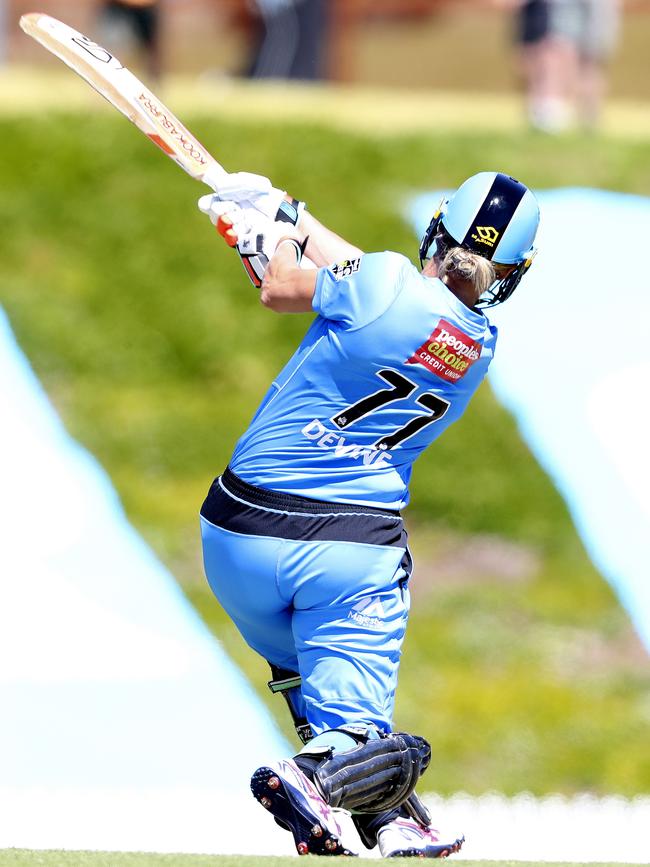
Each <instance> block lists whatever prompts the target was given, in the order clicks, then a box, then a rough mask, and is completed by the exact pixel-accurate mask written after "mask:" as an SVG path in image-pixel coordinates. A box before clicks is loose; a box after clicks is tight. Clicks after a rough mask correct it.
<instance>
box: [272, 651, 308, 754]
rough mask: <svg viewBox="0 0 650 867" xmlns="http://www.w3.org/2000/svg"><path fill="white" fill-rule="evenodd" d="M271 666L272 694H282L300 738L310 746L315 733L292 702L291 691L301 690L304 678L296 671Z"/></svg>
mask: <svg viewBox="0 0 650 867" xmlns="http://www.w3.org/2000/svg"><path fill="white" fill-rule="evenodd" d="M269 665H270V666H271V674H272V675H273V680H270V681H269V682H268V686H269V689H270V690H271V692H272V693H277V692H279V693H281V694H282V697H283V698H284V700H285V701H286V703H287V707H288V708H289V713H290V714H291V719H292V720H293V724H294V726H295V729H296V733H297V735H298V737H299V738H300V740H301V741H302V742H303V744H308V743H309V741H310V740H311V739H312V738H313V737H314V733H313V731H312V730H311V726H310V725H309V723H308V722H307V717H305V716H302V715H301V714H300V713H298V711H297V710H296V708H295V706H294V703H293V702H292V700H291V690H294V689H298V690H299V689H300V687H301V685H302V678H301V677H300V675H299V674H298V673H297V672H295V671H289V669H286V668H279V667H278V666H277V665H273V664H272V663H270V662H269Z"/></svg>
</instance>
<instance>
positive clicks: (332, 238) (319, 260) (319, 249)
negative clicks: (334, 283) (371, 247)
mask: <svg viewBox="0 0 650 867" xmlns="http://www.w3.org/2000/svg"><path fill="white" fill-rule="evenodd" d="M296 228H297V229H298V231H299V233H300V235H301V239H303V240H305V239H306V241H307V245H306V247H305V256H307V258H308V259H310V260H311V261H312V262H313V263H314V265H316V267H317V268H322V267H323V266H324V265H333V264H334V263H335V262H342V261H343V260H345V259H356V258H358V257H359V256H362V255H363V251H362V250H360V249H359V248H358V247H355V245H354V244H351V243H350V242H349V241H346V240H345V239H344V238H341V236H340V235H337V234H336V232H333V231H332V230H331V229H328V228H327V226H324V225H323V224H322V223H320V222H319V221H318V220H317V219H316V217H314V216H313V215H312V214H310V213H309V211H303V213H302V216H301V218H300V221H299V223H298V226H297V227H296Z"/></svg>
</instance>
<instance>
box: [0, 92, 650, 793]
mask: <svg viewBox="0 0 650 867" xmlns="http://www.w3.org/2000/svg"><path fill="white" fill-rule="evenodd" d="M386 111H387V112H389V111H390V104H387V106H386ZM339 121H340V118H339ZM188 122H189V125H190V127H191V128H192V129H194V130H195V131H196V133H197V135H198V136H199V137H200V138H201V139H202V140H203V141H204V142H205V143H206V144H207V145H208V146H209V147H210V148H211V149H213V150H214V151H215V152H216V153H218V154H219V156H220V157H221V159H222V160H223V161H224V162H225V163H226V164H227V165H228V166H231V167H233V168H246V169H249V170H252V171H259V172H263V173H267V174H269V175H270V176H271V177H272V178H274V180H275V181H276V183H278V184H279V185H282V186H285V187H287V188H289V189H290V190H291V191H292V192H294V193H295V194H298V195H300V196H303V197H304V198H305V199H306V200H307V201H308V202H309V203H310V205H311V207H312V210H313V211H314V212H315V213H316V214H317V215H318V216H319V217H321V218H322V219H323V220H324V221H325V222H326V223H329V224H331V225H332V226H333V227H335V228H336V229H337V230H338V231H340V232H341V233H342V234H343V235H345V236H348V237H349V238H350V239H351V240H353V241H355V242H356V243H358V244H359V245H361V246H362V247H364V248H365V249H369V250H370V249H379V250H381V249H386V248H390V249H396V250H402V251H405V252H410V253H412V254H413V256H415V252H416V247H417V241H416V239H415V238H414V237H413V235H412V232H411V229H410V228H409V226H408V225H407V224H406V223H405V221H404V220H403V219H402V208H403V206H404V203H405V201H406V200H407V198H408V196H409V195H410V194H411V193H412V192H413V191H417V190H421V189H424V188H437V187H448V186H453V185H454V184H456V183H458V182H459V181H461V180H462V179H463V178H464V177H466V176H467V175H468V174H470V173H472V172H475V171H478V170H480V169H484V168H486V167H503V168H506V169H507V170H508V171H510V172H511V173H513V174H514V175H516V176H519V177H521V178H522V179H523V180H525V181H526V182H528V183H529V184H531V185H532V186H534V187H537V188H547V187H556V186H565V185H590V186H598V187H603V188H606V189H614V190H620V191H627V192H634V193H640V194H645V195H650V160H649V159H648V151H649V148H648V145H647V144H643V143H634V142H632V141H630V142H627V141H625V140H623V139H618V140H616V141H613V140H607V139H603V138H599V137H596V136H595V137H590V138H587V137H581V136H575V137H572V136H567V137H565V138H563V139H562V140H560V141H556V140H553V139H549V138H546V137H541V136H535V135H531V134H527V133H517V134H508V135H505V134H499V133H498V132H494V133H491V134H487V133H480V134H470V133H460V132H456V133H454V134H453V135H451V134H448V135H445V134H442V133H440V132H436V131H432V132H431V133H430V134H418V135H405V136H402V137H398V136H393V137H391V138H390V139H382V138H380V137H376V136H372V135H368V136H362V135H358V134H357V135H352V134H348V135H343V134H341V132H340V131H335V130H333V129H329V128H327V127H326V126H314V125H300V124H298V123H283V124H273V123H265V124H264V125H260V126H259V127H257V128H256V127H255V126H254V125H253V124H251V123H250V122H248V123H245V124H243V125H242V124H239V123H237V122H235V121H225V120H224V119H223V118H221V119H220V118H218V117H217V118H212V119H209V118H206V117H194V118H192V117H190V118H189V119H188ZM0 127H1V132H2V135H1V136H0V189H1V190H2V196H1V198H0V224H1V225H2V226H3V232H2V236H1V240H0V254H1V255H0V302H1V303H2V304H3V305H4V307H5V309H6V310H7V312H8V314H9V316H10V319H11V321H12V324H13V326H14V328H15V330H16V332H17V335H18V338H19V341H20V343H21V345H22V346H23V348H24V349H25V351H26V352H27V354H28V356H29V358H30V359H31V361H32V363H33V365H34V367H35V369H36V372H37V373H38V375H39V377H40V378H41V380H42V382H43V383H44V384H45V387H46V389H47V391H48V394H49V395H50V397H51V399H52V400H53V401H54V404H55V405H56V407H57V409H58V410H59V412H60V413H61V415H62V417H63V419H64V421H65V423H66V425H67V427H68V430H69V431H70V432H71V434H72V435H73V436H74V437H76V438H77V439H78V440H80V441H81V442H82V443H83V444H85V445H86V446H87V447H88V448H89V449H90V450H91V451H92V452H93V453H94V454H95V455H96V456H97V457H98V459H99V460H100V461H101V463H102V464H103V466H104V467H105V468H106V469H107V471H108V472H109V473H110V475H111V477H112V479H113V481H114V483H115V485H116V487H117V489H118V491H119V493H120V496H121V498H122V501H123V503H124V506H125V508H126V511H127V513H128V515H129V517H130V518H131V520H132V521H133V523H134V524H135V526H136V527H137V528H138V529H139V530H140V531H141V532H142V533H143V535H144V537H145V538H146V539H147V540H148V541H149V542H150V544H151V545H152V546H153V547H154V549H155V550H156V551H157V553H158V554H159V556H160V557H161V558H162V559H163V561H164V562H166V563H167V564H168V565H169V567H170V568H171V569H172V570H173V572H174V574H175V575H176V576H177V578H178V580H179V581H180V582H181V584H182V586H183V588H184V589H185V592H186V594H187V596H188V598H189V599H190V600H191V601H192V602H193V603H194V604H195V605H196V607H197V608H198V610H199V611H200V613H201V615H202V616H203V618H204V619H205V621H206V623H208V625H209V626H210V627H211V628H212V629H213V630H214V632H215V634H217V635H218V636H219V638H220V640H221V641H222V643H223V644H224V646H225V648H226V649H227V651H228V652H229V653H230V654H231V655H232V657H233V658H234V659H235V660H236V661H237V663H238V664H239V665H240V666H241V667H242V669H243V670H244V671H245V672H246V674H247V675H248V676H249V677H250V678H251V680H252V682H253V683H254V684H255V686H256V687H257V688H258V689H259V691H260V694H261V695H262V697H263V699H264V700H265V701H267V702H268V703H269V706H270V707H271V708H272V710H273V713H274V714H276V715H277V717H278V719H281V720H283V722H282V725H283V726H284V730H285V731H286V732H287V733H289V727H288V725H287V724H286V721H285V720H284V716H283V704H282V702H281V700H280V699H277V698H276V700H275V701H272V699H271V696H270V695H268V694H267V691H266V688H265V682H266V680H267V671H266V667H265V665H264V664H263V662H261V661H260V660H258V659H257V658H256V657H254V655H253V654H252V653H251V652H250V651H248V650H247V648H245V647H244V645H243V643H242V641H241V639H240V638H239V637H238V635H237V634H236V632H235V630H234V628H233V627H232V625H231V624H230V623H229V622H228V620H227V618H226V617H225V616H224V614H223V612H222V611H221V609H220V608H219V606H218V605H217V603H216V602H215V600H214V599H213V597H212V596H211V594H210V592H209V590H208V589H207V587H206V584H205V582H204V579H203V577H202V569H201V563H200V551H199V543H198V534H197V517H196V515H197V511H198V508H199V506H200V503H201V501H202V499H203V496H204V494H205V492H206V490H207V488H208V486H209V483H210V481H211V479H212V478H213V476H214V475H215V474H216V473H218V472H219V471H220V470H221V469H222V468H223V467H224V466H225V464H226V462H227V460H228V457H229V455H230V453H231V450H232V447H233V445H234V442H235V441H236V439H237V437H238V436H239V435H240V434H241V433H242V431H243V430H244V429H245V427H246V424H247V422H248V420H249V419H250V417H251V415H252V413H253V411H254V409H255V406H256V404H257V402H258V400H259V399H260V397H261V395H262V394H263V393H264V391H265V389H266V387H267V384H268V381H269V379H270V377H271V375H272V373H273V372H275V371H277V370H278V369H279V368H280V367H281V366H282V364H283V363H284V361H285V360H286V359H287V358H288V357H289V355H290V354H291V351H292V348H293V347H294V346H295V345H296V343H297V341H298V340H299V338H300V336H301V335H302V333H303V332H304V330H305V329H306V327H307V324H308V321H309V318H308V317H305V316H294V317H282V316H276V315H275V314H272V313H270V312H269V311H267V310H265V309H264V308H262V307H261V305H260V304H259V302H258V300H257V298H256V293H255V291H254V290H253V289H252V288H251V287H250V286H249V285H248V284H247V282H246V280H245V278H244V277H243V274H242V272H241V270H240V265H239V263H238V261H237V259H236V257H235V256H234V255H233V254H232V253H231V252H230V251H228V250H227V249H226V248H225V247H224V246H223V245H222V244H221V242H220V241H219V239H218V238H217V237H216V236H215V234H214V231H213V230H211V228H210V226H209V224H208V223H207V221H206V219H205V217H203V216H201V215H200V214H199V212H198V211H197V209H196V206H195V200H196V198H197V197H198V196H199V195H200V194H201V193H202V188H201V187H199V186H198V185H195V184H192V182H191V181H190V180H189V179H188V178H186V177H185V176H184V175H183V174H182V173H181V172H180V171H177V170H175V169H174V168H173V167H172V165H171V163H169V162H168V161H167V160H165V159H163V157H162V156H161V155H159V154H158V153H157V152H155V150H154V149H152V148H151V146H150V145H148V144H147V143H146V142H145V141H144V140H143V138H142V136H140V135H139V134H138V133H137V132H136V131H135V130H134V129H133V128H131V127H130V126H129V125H128V124H126V123H125V122H123V121H122V120H121V119H120V118H118V117H116V116H113V115H104V114H101V115H94V114H93V115H90V116H87V117H82V116H80V115H70V116H68V117H64V116H51V117H47V116H45V117H39V118H33V119H31V118H23V119H20V120H12V119H8V118H5V119H0ZM605 217H606V215H605ZM585 254H586V255H598V252H597V251H596V250H593V251H586V253H585ZM520 291H525V288H522V290H520ZM542 303H543V299H542ZM412 495H413V497H412V499H413V504H412V506H411V507H410V508H409V509H408V511H407V521H408V524H409V527H410V530H411V535H412V541H413V547H414V550H415V554H416V571H415V575H414V579H413V597H414V605H413V614H412V618H411V624H410V629H409V634H408V636H407V642H406V649H405V656H404V662H403V666H402V670H401V679H400V687H399V692H398V705H397V720H396V722H397V725H398V726H400V727H402V728H404V729H407V730H413V731H417V732H419V733H421V734H423V735H425V736H426V737H428V739H429V740H430V741H431V742H432V746H433V755H434V761H433V764H432V770H431V771H430V772H429V774H428V779H427V783H428V785H429V787H430V788H431V789H435V790H437V791H439V792H441V793H443V794H446V793H451V792H453V791H457V790H459V789H462V790H466V791H468V792H470V793H481V792H484V791H487V790H490V789H498V790H501V791H504V792H505V793H514V792H517V791H521V790H529V791H532V792H534V793H537V794H540V793H544V792H548V791H560V792H564V793H567V794H570V793H572V792H576V791H582V790H591V791H594V792H597V793H607V792H618V793H621V794H625V795H632V794H635V793H638V792H648V791H650V757H649V756H648V751H647V726H648V721H649V719H650V669H649V667H648V665H647V656H646V655H645V654H644V652H643V651H642V650H641V648H640V647H639V644H638V641H637V640H636V638H635V636H634V635H633V633H632V631H631V627H630V624H629V621H628V619H627V617H626V615H625V614H624V613H623V612H622V611H621V609H620V607H619V605H618V603H617V602H616V600H615V599H614V597H613V594H612V592H611V590H610V589H609V587H608V586H607V585H606V584H605V582H604V581H603V580H602V579H601V578H600V576H599V575H598V574H597V573H596V571H595V570H594V568H593V566H592V565H591V564H590V562H589V560H588V559H587V557H586V555H585V552H584V550H583V548H582V546H581V544H580V542H579V540H578V539H577V536H576V532H575V529H574V527H573V525H572V523H571V520H570V517H569V515H568V513H567V510H566V508H565V506H564V504H563V502H562V500H561V498H560V497H559V495H558V493H557V492H556V491H555V489H554V487H553V486H552V484H551V483H550V481H549V480H548V479H547V478H546V476H545V475H544V473H543V472H542V471H541V469H540V468H539V466H538V465H537V464H536V462H535V461H534V459H533V458H532V457H531V455H530V453H529V452H528V450H527V448H526V447H525V446H524V445H523V443H522V441H521V439H520V437H519V434H518V431H517V428H516V424H515V422H514V420H513V419H512V418H511V417H510V416H509V415H508V414H507V413H506V412H505V411H504V410H503V409H502V408H501V407H499V406H498V405H497V404H496V402H495V400H494V398H493V396H492V394H491V392H490V389H489V387H488V386H484V387H483V388H482V389H481V391H480V392H479V394H478V396H477V397H476V398H475V400H474V402H473V404H472V406H471V407H470V409H469V410H468V412H467V414H466V416H465V417H464V418H463V419H462V420H461V422H459V423H458V424H457V425H456V426H455V427H454V428H453V429H452V430H451V431H450V432H448V433H447V434H445V435H444V436H443V437H442V438H441V440H440V441H438V442H437V443H436V445H435V446H434V447H433V448H432V449H431V450H430V452H429V453H428V454H427V455H426V456H425V457H423V458H422V459H421V460H420V461H419V463H418V465H417V466H416V468H415V473H414V481H413V486H412ZM35 604H36V603H35ZM206 688H209V684H206Z"/></svg>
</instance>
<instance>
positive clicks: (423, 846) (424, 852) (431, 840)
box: [377, 816, 465, 858]
mask: <svg viewBox="0 0 650 867" xmlns="http://www.w3.org/2000/svg"><path fill="white" fill-rule="evenodd" d="M377 842H378V843H379V851H380V852H381V854H382V857H383V858H446V857H447V856H448V855H452V854H453V853H454V852H458V851H459V850H460V848H461V846H462V845H463V843H464V842H465V838H464V837H459V838H458V839H457V840H454V842H453V843H441V842H440V833H439V832H438V831H436V829H435V828H423V827H422V825H420V824H418V823H417V822H416V821H415V820H414V819H407V818H402V817H401V816H400V817H398V818H397V819H393V821H392V822H388V823H387V824H386V825H384V826H383V827H382V828H380V829H379V833H378V834H377Z"/></svg>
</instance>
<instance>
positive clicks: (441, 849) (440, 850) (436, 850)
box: [386, 837, 465, 858]
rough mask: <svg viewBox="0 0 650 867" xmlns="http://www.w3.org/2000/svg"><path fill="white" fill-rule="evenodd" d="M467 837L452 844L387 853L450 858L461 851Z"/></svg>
mask: <svg viewBox="0 0 650 867" xmlns="http://www.w3.org/2000/svg"><path fill="white" fill-rule="evenodd" d="M464 842H465V838H464V837H463V838H462V839H460V840H456V842H455V843H452V844H451V845H444V846H426V847H425V848H424V849H396V850H395V851H394V852H391V853H390V855H387V856H386V857H387V858H448V857H449V856H450V855H454V854H455V853H456V852H460V850H461V848H462V845H463V843H464Z"/></svg>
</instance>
